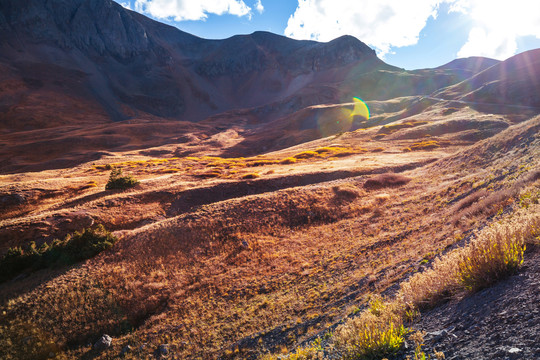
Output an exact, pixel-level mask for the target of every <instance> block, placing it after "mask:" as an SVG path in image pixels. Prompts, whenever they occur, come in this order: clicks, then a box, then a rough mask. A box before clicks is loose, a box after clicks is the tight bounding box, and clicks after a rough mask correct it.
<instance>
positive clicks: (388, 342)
mask: <svg viewBox="0 0 540 360" xmlns="http://www.w3.org/2000/svg"><path fill="white" fill-rule="evenodd" d="M401 312H402V309H401V308H400V307H399V306H398V305H397V302H392V303H385V302H383V301H382V300H381V299H375V300H372V301H371V303H370V307H369V308H368V309H367V310H364V311H363V312H362V313H361V314H360V316H358V317H356V318H353V319H351V320H349V321H347V322H346V323H345V324H344V325H341V326H340V327H338V328H337V329H336V332H335V333H334V342H335V346H336V349H337V350H338V351H339V353H340V355H341V356H342V358H343V359H366V360H371V359H373V360H379V359H382V358H385V357H391V356H394V355H396V353H397V352H398V351H399V350H400V349H401V347H402V345H403V342H404V340H405V339H404V336H405V335H406V334H407V332H408V330H407V329H406V328H405V327H404V326H403V322H402V314H401Z"/></svg>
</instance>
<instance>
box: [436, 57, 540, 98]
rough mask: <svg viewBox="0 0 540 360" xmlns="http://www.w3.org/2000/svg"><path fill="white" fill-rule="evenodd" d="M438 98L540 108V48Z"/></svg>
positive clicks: (451, 87) (494, 68)
mask: <svg viewBox="0 0 540 360" xmlns="http://www.w3.org/2000/svg"><path fill="white" fill-rule="evenodd" d="M434 96H436V97H441V98H444V99H455V100H463V101H468V102H478V103H491V104H501V105H502V104H509V105H522V106H531V107H535V108H540V49H536V50H530V51H526V52H523V53H521V54H518V55H515V56H512V57H511V58H509V59H507V60H505V61H503V62H500V63H498V64H495V65H493V66H491V67H489V68H487V69H486V70H484V71H482V72H480V73H478V74H476V75H475V76H473V77H471V78H470V79H468V80H465V81H463V82H460V83H459V84H456V85H453V86H450V87H448V88H446V89H442V90H441V91H440V92H437V93H436V94H435V95H434Z"/></svg>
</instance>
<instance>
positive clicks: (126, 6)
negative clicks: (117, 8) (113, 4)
mask: <svg viewBox="0 0 540 360" xmlns="http://www.w3.org/2000/svg"><path fill="white" fill-rule="evenodd" d="M119 4H120V5H122V6H123V7H125V8H126V9H129V10H133V9H132V8H131V5H130V4H129V1H126V2H119Z"/></svg>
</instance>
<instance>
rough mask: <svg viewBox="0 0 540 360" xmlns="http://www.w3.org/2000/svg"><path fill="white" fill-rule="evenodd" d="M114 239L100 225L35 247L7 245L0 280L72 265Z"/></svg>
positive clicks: (96, 251) (33, 244) (94, 253)
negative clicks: (12, 246) (10, 246)
mask: <svg viewBox="0 0 540 360" xmlns="http://www.w3.org/2000/svg"><path fill="white" fill-rule="evenodd" d="M116 241H117V238H116V237H115V236H114V235H113V234H111V233H110V232H109V231H107V230H106V229H105V228H104V227H103V225H98V226H96V227H94V228H90V229H84V230H83V231H82V232H75V233H73V234H71V235H68V236H66V237H65V238H64V240H54V241H53V242H52V243H51V244H47V243H44V244H43V245H42V246H40V247H39V248H37V247H36V244H35V243H34V242H31V243H30V244H29V245H28V246H27V247H25V248H24V249H23V248H21V247H15V248H10V249H9V250H8V251H7V253H6V254H5V255H4V257H3V258H2V259H1V260H0V281H6V280H9V279H10V278H13V277H14V276H16V275H18V274H20V273H21V272H23V271H27V270H30V271H35V270H39V269H43V268H52V267H57V266H64V265H70V264H74V263H76V262H78V261H82V260H85V259H89V258H91V257H94V256H95V255H97V254H99V253H100V252H102V251H104V250H107V249H109V248H111V247H112V246H113V245H114V243H115V242H116Z"/></svg>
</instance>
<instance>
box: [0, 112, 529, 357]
mask: <svg viewBox="0 0 540 360" xmlns="http://www.w3.org/2000/svg"><path fill="white" fill-rule="evenodd" d="M454 110H455V111H454ZM458 118H459V119H462V118H474V119H476V120H478V121H483V120H484V119H488V120H489V119H491V118H496V119H499V120H501V119H502V121H505V122H507V123H508V124H509V125H510V126H509V127H508V129H506V130H502V131H500V132H499V133H497V134H496V135H494V136H491V134H490V135H489V136H488V135H485V134H481V133H478V132H476V133H475V136H473V137H471V136H470V134H471V131H473V130H470V129H468V130H466V131H463V133H460V132H459V131H454V130H452V132H448V133H444V134H437V135H433V136H430V137H429V138H427V137H426V138H407V137H403V138H401V139H400V138H399V134H400V133H402V132H405V131H410V129H411V128H415V129H424V128H422V127H425V129H426V131H429V129H431V128H430V127H429V126H431V124H432V123H435V122H437V121H443V120H448V119H458ZM539 129H540V117H532V118H531V119H529V120H527V121H522V122H519V123H518V122H515V121H513V120H512V118H511V117H505V115H504V114H503V115H501V114H486V113H478V112H476V111H475V110H473V109H470V108H468V107H464V108H462V109H453V110H452V111H445V108H444V107H436V106H435V107H433V109H432V110H429V109H428V110H426V111H425V112H423V113H421V114H418V115H414V116H411V117H410V118H408V119H404V120H401V121H398V122H395V123H391V124H387V125H386V126H384V127H381V126H380V125H378V126H374V127H372V128H368V129H362V130H356V131H352V132H345V133H344V134H341V135H340V136H339V137H337V136H330V137H327V138H323V139H320V140H315V141H312V142H309V143H304V144H301V145H297V146H295V147H292V148H286V149H283V150H279V151H275V152H272V153H268V154H264V155H261V156H251V157H245V158H243V157H236V158H229V157H226V156H220V155H219V154H218V153H217V151H216V149H212V148H208V149H203V148H201V149H199V151H198V152H194V153H192V154H189V156H174V154H175V153H176V154H180V153H181V151H178V150H177V151H171V152H169V153H167V155H166V156H163V157H157V156H149V155H144V154H142V153H140V152H138V153H137V152H133V151H132V152H125V153H118V154H112V155H111V156H109V157H104V158H102V159H101V160H98V161H95V162H87V163H83V164H80V165H77V166H74V167H71V168H67V169H56V170H44V171H41V172H35V173H17V174H7V175H0V196H2V199H3V203H2V204H3V205H2V206H4V209H3V211H2V215H1V217H0V255H3V254H5V253H6V252H7V251H8V249H9V248H14V247H21V248H28V246H30V244H31V242H32V241H35V242H36V246H37V247H40V246H42V244H43V243H51V242H52V240H53V239H54V238H63V237H64V236H66V235H67V234H70V233H73V232H74V231H80V230H82V229H84V228H88V227H92V226H94V225H96V224H101V225H103V226H104V227H105V228H106V229H108V230H110V231H112V232H113V234H114V235H115V236H116V237H118V241H117V242H116V243H115V244H114V246H112V248H110V249H108V250H105V251H103V252H101V253H100V254H99V255H97V256H95V257H93V258H90V259H88V260H84V261H81V262H77V263H75V264H71V265H64V266H54V267H50V268H44V269H43V268H42V269H38V270H35V271H31V270H25V271H21V272H20V274H17V275H15V276H13V278H12V279H11V280H8V281H5V282H3V283H1V284H0V355H1V356H0V357H1V358H2V359H46V358H49V357H51V358H57V359H75V358H82V359H91V358H96V359H107V358H115V357H117V356H119V354H120V353H121V351H122V349H124V348H125V347H126V345H130V346H131V351H129V352H126V353H125V354H124V358H126V359H141V358H154V357H155V356H156V352H157V354H158V355H159V350H158V348H159V346H160V345H162V344H168V349H169V353H170V355H171V357H172V358H178V359H218V358H219V359H257V358H266V359H276V358H282V359H283V358H288V359H316V358H323V357H329V358H332V357H331V356H335V355H332V354H339V355H340V356H341V357H342V358H346V359H355V358H359V356H364V357H366V358H370V356H371V357H373V358H383V357H386V356H387V357H390V356H391V355H392V354H394V353H396V352H397V351H398V350H399V348H400V346H401V342H402V341H403V338H404V337H410V336H413V337H416V339H417V340H418V343H419V342H421V338H419V337H420V336H421V334H415V335H411V334H413V332H412V331H411V330H410V329H414V318H415V317H417V316H421V313H422V311H424V310H426V309H429V308H431V307H433V306H436V305H437V304H440V303H441V302H444V301H447V300H448V299H450V298H455V297H460V296H465V295H466V294H467V293H469V292H472V291H476V290H478V289H480V288H483V287H486V286H489V285H490V284H492V283H493V282H495V281H497V280H498V279H500V278H502V277H505V276H507V275H508V274H511V273H513V272H515V271H517V269H518V268H519V266H520V265H521V262H522V261H523V257H524V256H527V249H529V248H531V249H532V248H534V244H535V243H538V241H539V236H540V205H539V204H538V202H539V198H540V175H539V172H538V169H539V168H540V164H539V163H540V136H539V134H540V132H539ZM478 131H480V130H478ZM484 135H485V136H484ZM188 145H189V144H185V145H179V146H185V147H187V146H188ZM233 145H234V144H233ZM231 146H232V145H231ZM167 149H168V148H167ZM180 150H182V149H180ZM207 154H212V155H211V156H210V155H207ZM115 168H121V169H122V170H123V173H124V174H127V175H130V176H133V177H135V178H136V179H138V180H139V181H140V183H138V184H136V185H135V186H133V187H131V188H128V189H126V190H105V185H106V183H107V179H108V176H109V173H110V172H111V169H115ZM13 194H19V195H20V196H19V197H14V195H13ZM102 334H109V335H111V336H112V337H113V344H112V346H111V347H110V348H108V349H106V350H105V351H103V352H98V351H96V350H93V349H92V344H93V343H95V342H96V341H97V340H98V339H99V338H100V336H101V335H102ZM317 339H318V340H317ZM419 351H420V350H419ZM441 356H442V355H441ZM333 358H335V357H333Z"/></svg>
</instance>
